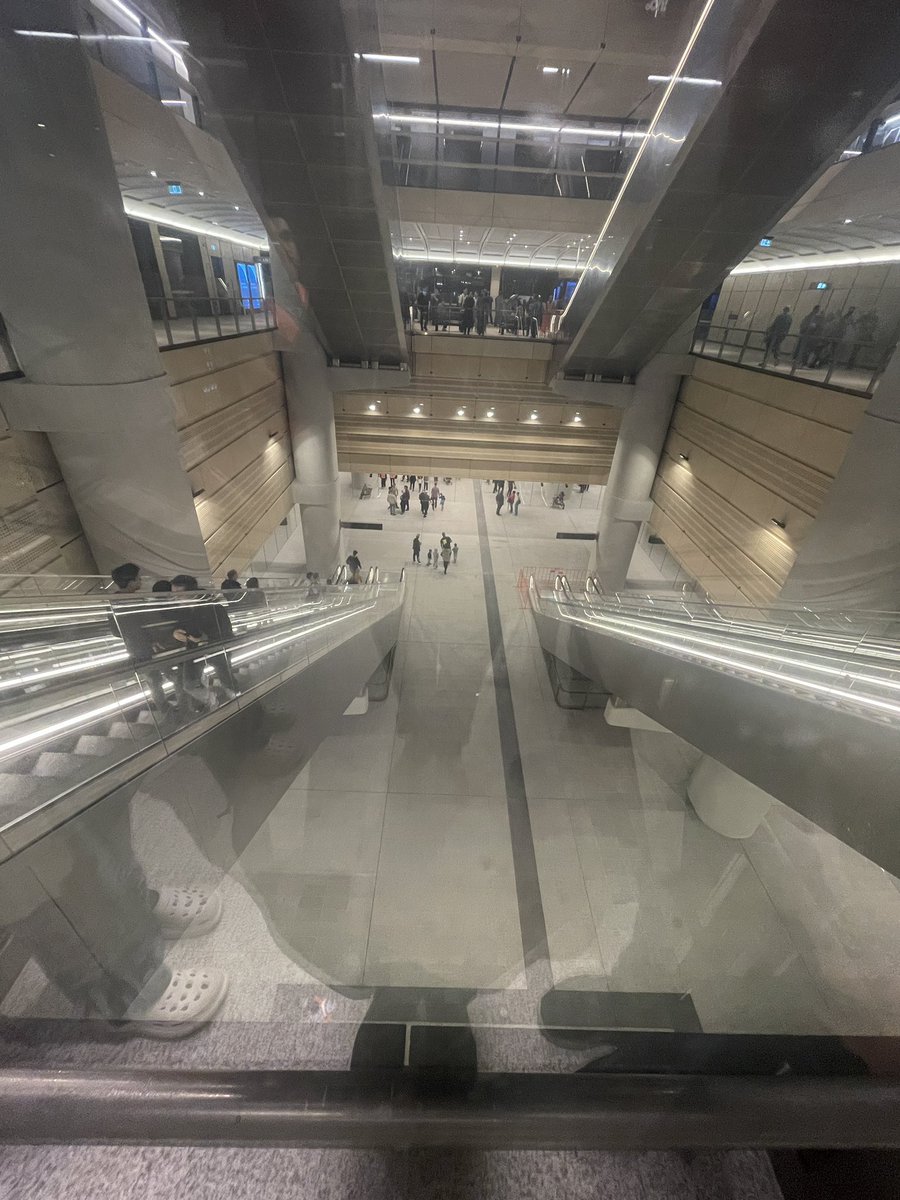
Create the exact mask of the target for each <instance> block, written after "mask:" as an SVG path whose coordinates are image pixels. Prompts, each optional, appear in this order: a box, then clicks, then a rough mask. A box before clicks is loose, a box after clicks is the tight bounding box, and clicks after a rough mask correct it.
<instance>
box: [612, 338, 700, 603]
mask: <svg viewBox="0 0 900 1200" xmlns="http://www.w3.org/2000/svg"><path fill="white" fill-rule="evenodd" d="M675 361H676V364H677V356H676V357H675ZM681 378H682V375H681V372H680V370H677V369H676V368H675V367H673V365H672V357H671V356H669V355H658V356H657V358H655V359H651V361H650V362H649V363H648V364H647V366H646V367H644V368H643V369H642V370H641V371H640V372H639V374H638V376H637V378H636V380H635V384H634V399H633V400H632V402H631V404H630V405H629V406H628V408H626V410H625V413H624V416H623V417H622V424H621V426H620V427H619V437H618V440H617V442H616V449H615V453H614V454H613V461H612V467H611V469H610V472H609V482H608V483H607V485H606V491H605V492H604V494H603V507H602V508H601V510H600V524H599V528H598V531H597V574H598V576H599V578H600V583H601V584H602V586H603V587H604V588H605V589H606V590H607V591H613V592H614V591H619V590H621V589H622V588H623V587H624V586H625V578H626V576H627V574H628V567H629V565H630V563H631V559H632V556H633V555H634V549H635V546H636V545H637V540H638V533H639V532H640V528H641V525H642V524H643V522H644V521H646V520H647V518H648V517H649V516H650V511H651V508H652V503H651V500H650V492H651V489H652V488H653V481H654V479H655V478H656V468H657V465H658V464H659V457H660V454H661V453H662V448H663V443H664V442H665V440H666V434H667V433H668V429H669V421H670V420H671V417H672V409H673V408H674V407H675V400H676V398H677V396H678V388H679V386H680V384H681Z"/></svg>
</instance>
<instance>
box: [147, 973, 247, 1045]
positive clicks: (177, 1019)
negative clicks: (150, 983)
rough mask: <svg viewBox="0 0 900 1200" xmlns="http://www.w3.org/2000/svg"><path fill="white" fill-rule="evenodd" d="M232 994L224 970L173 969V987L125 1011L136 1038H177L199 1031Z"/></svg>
mask: <svg viewBox="0 0 900 1200" xmlns="http://www.w3.org/2000/svg"><path fill="white" fill-rule="evenodd" d="M227 994H228V976H227V975H226V974H225V972H224V971H216V970H208V971H205V970H200V969H199V968H195V967H189V968H187V969H186V970H183V971H173V972H172V978H171V979H170V980H169V986H168V987H167V988H166V990H165V991H164V992H163V994H162V995H161V996H160V997H159V998H158V999H157V1000H154V1001H152V1002H151V1003H147V1002H146V1001H142V999H141V997H140V996H138V998H137V999H136V1000H135V1001H134V1003H133V1004H132V1005H131V1006H130V1008H129V1009H128V1011H127V1012H126V1014H125V1022H126V1026H125V1028H126V1031H127V1032H128V1033H129V1034H131V1035H132V1036H135V1037H149V1038H158V1039H160V1040H162V1041H175V1040H177V1039H178V1038H185V1037H190V1036H191V1035H192V1034H194V1033H198V1032H199V1031H200V1030H201V1029H202V1028H203V1027H204V1026H205V1025H208V1024H209V1022H210V1021H211V1020H212V1019H213V1017H214V1016H215V1015H216V1013H217V1012H218V1011H219V1009H220V1008H221V1006H222V1002H223V1001H224V999H225V997H226V996H227Z"/></svg>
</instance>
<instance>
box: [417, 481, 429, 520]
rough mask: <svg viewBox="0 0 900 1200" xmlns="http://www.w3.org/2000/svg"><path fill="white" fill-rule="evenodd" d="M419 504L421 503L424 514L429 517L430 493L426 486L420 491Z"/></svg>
mask: <svg viewBox="0 0 900 1200" xmlns="http://www.w3.org/2000/svg"><path fill="white" fill-rule="evenodd" d="M419 504H421V506H422V516H423V517H427V516H428V493H427V492H426V491H425V489H424V488H422V490H421V492H419Z"/></svg>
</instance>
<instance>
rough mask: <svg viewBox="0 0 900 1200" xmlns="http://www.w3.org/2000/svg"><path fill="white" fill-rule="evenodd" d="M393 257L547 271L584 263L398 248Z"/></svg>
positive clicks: (580, 266)
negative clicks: (532, 268) (431, 252)
mask: <svg viewBox="0 0 900 1200" xmlns="http://www.w3.org/2000/svg"><path fill="white" fill-rule="evenodd" d="M394 258H397V259H400V258H402V259H404V260H405V261H406V262H433V263H450V264H457V265H460V266H475V267H524V266H528V267H539V268H542V269H544V270H547V271H560V270H565V271H574V272H576V273H578V272H581V271H583V270H584V263H578V262H576V261H575V259H572V258H560V259H549V258H548V259H546V260H544V259H541V258H535V257H534V256H533V255H530V254H510V255H509V256H508V257H507V258H491V257H489V256H487V255H471V254H447V253H440V252H439V253H435V254H429V253H427V252H426V251H424V250H398V251H395V253H394Z"/></svg>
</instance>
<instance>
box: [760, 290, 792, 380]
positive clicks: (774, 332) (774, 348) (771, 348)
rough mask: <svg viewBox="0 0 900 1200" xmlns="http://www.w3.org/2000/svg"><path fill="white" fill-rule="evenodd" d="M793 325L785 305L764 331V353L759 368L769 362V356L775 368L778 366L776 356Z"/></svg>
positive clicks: (789, 312) (788, 309) (789, 311)
mask: <svg viewBox="0 0 900 1200" xmlns="http://www.w3.org/2000/svg"><path fill="white" fill-rule="evenodd" d="M793 323H794V318H793V317H792V316H791V310H790V308H788V306H787V305H785V306H784V308H783V309H782V310H781V312H780V313H779V314H778V316H777V317H776V318H775V320H774V321H773V322H772V324H771V325H770V326H769V328H768V329H767V330H766V352H765V354H764V355H763V357H762V362H761V363H760V364H759V365H760V366H761V367H764V366H765V365H766V363H767V362H768V361H769V355H770V354H771V355H772V362H773V363H774V364H775V366H776V367H777V366H778V354H779V352H780V350H781V343H782V342H783V341H784V339H785V338H786V337H787V335H788V333H789V332H790V328H791V325H793Z"/></svg>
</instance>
